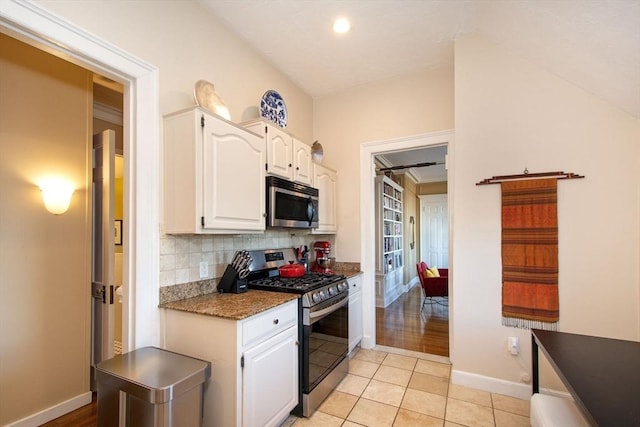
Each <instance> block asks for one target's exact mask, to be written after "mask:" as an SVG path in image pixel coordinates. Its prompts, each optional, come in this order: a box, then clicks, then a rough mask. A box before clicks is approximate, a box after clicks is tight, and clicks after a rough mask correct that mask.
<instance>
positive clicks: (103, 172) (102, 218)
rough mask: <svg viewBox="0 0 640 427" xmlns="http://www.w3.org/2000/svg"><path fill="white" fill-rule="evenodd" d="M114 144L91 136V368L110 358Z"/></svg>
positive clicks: (108, 133)
mask: <svg viewBox="0 0 640 427" xmlns="http://www.w3.org/2000/svg"><path fill="white" fill-rule="evenodd" d="M115 143H116V138H115V132H114V131H113V130H105V131H104V132H102V133H99V134H96V135H94V136H93V189H92V190H93V192H92V193H93V194H92V200H93V230H92V237H93V253H92V266H93V267H92V273H91V292H92V295H93V306H92V322H93V331H92V342H93V344H92V352H91V365H92V367H95V365H96V364H97V363H99V362H101V361H102V360H106V359H109V358H111V357H113V331H114V327H113V319H114V315H113V307H114V305H113V302H114V286H113V285H114V281H113V277H114V258H115V256H114V241H115V227H114V223H115V221H114V208H113V204H114V184H113V180H114V175H115ZM93 383H94V376H93V369H92V387H93Z"/></svg>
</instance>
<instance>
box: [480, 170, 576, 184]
mask: <svg viewBox="0 0 640 427" xmlns="http://www.w3.org/2000/svg"><path fill="white" fill-rule="evenodd" d="M554 177H555V178H558V179H574V178H584V175H579V174H577V173H573V172H539V173H529V171H528V170H526V169H525V170H524V173H521V174H517V175H498V176H492V177H491V178H487V179H484V180H482V181H480V182H476V185H489V184H499V183H501V182H502V181H511V180H514V179H537V178H554Z"/></svg>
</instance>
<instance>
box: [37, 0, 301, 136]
mask: <svg viewBox="0 0 640 427" xmlns="http://www.w3.org/2000/svg"><path fill="white" fill-rule="evenodd" d="M38 3H39V4H41V5H43V6H44V7H46V8H48V9H50V10H52V11H54V12H55V13H58V14H60V15H62V16H63V17H64V18H66V19H68V20H70V21H71V22H73V23H74V24H76V25H79V26H81V27H83V28H85V29H87V30H89V31H90V32H92V33H94V34H96V35H97V36H99V37H101V38H104V39H105V40H108V41H109V42H111V43H113V44H115V45H117V46H118V47H120V48H122V49H124V50H126V51H128V52H129V53H131V54H133V55H136V56H137V57H139V58H141V59H143V60H144V61H147V62H149V63H150V64H153V65H155V66H157V67H158V68H159V70H160V93H159V101H160V112H161V113H162V114H168V113H171V112H173V111H176V110H180V109H183V108H186V107H189V106H191V105H195V101H194V97H193V87H194V85H195V83H196V81H198V80H200V79H204V80H208V81H210V82H211V83H213V84H214V86H215V88H216V92H217V93H218V95H220V97H221V98H222V99H223V100H224V102H225V104H227V106H228V107H229V111H230V113H231V120H232V121H234V122H236V123H239V122H242V121H247V120H250V119H253V118H256V117H258V106H259V105H260V99H261V98H262V95H263V94H264V92H265V91H267V90H268V89H275V90H277V91H278V92H279V93H280V94H281V95H282V97H283V98H284V100H285V102H286V104H287V110H288V112H289V124H288V126H287V130H288V131H289V132H291V133H293V134H295V135H296V136H298V137H299V138H300V139H301V140H302V141H304V142H306V143H307V144H309V145H311V143H312V142H313V140H312V137H313V127H312V120H313V117H312V113H313V103H312V99H311V97H310V96H309V95H307V94H306V93H304V92H303V91H301V90H300V89H299V88H298V87H297V86H296V85H295V84H294V83H293V82H291V80H289V78H288V77H286V76H285V75H284V74H283V73H282V72H281V71H280V70H278V69H276V68H275V67H274V66H273V65H272V64H271V63H269V62H268V61H266V60H265V59H264V58H262V57H261V56H260V55H258V54H256V53H255V52H254V51H253V50H252V49H250V48H249V47H248V46H247V45H246V44H245V43H244V42H243V41H241V40H240V39H239V38H238V37H236V36H235V35H234V34H232V33H230V32H229V31H228V30H226V29H225V28H224V27H223V26H222V25H221V24H220V22H218V21H217V20H216V19H215V18H214V17H213V16H212V15H211V14H210V13H209V12H208V11H207V10H206V9H204V8H203V6H201V5H200V4H199V3H198V2H195V1H182V0H166V1H162V2H153V1H110V0H91V1H84V2H78V1H75V0H39V1H38ZM97 16H99V17H100V19H96V17H97Z"/></svg>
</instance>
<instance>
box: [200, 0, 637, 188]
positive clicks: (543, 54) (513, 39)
mask: <svg viewBox="0 0 640 427" xmlns="http://www.w3.org/2000/svg"><path fill="white" fill-rule="evenodd" d="M199 1H201V2H202V3H204V4H205V6H206V7H207V8H208V9H209V10H210V11H211V12H212V13H213V14H214V15H215V16H216V17H217V18H218V19H220V20H221V21H222V22H223V23H224V24H225V25H226V26H228V27H229V29H231V30H232V31H233V32H234V33H236V34H237V35H238V36H239V37H240V38H242V39H244V40H245V41H246V42H247V43H248V44H249V45H251V46H252V47H253V48H254V49H256V50H257V51H258V52H260V53H261V54H262V55H263V56H264V57H266V58H267V59H268V60H269V61H270V62H271V63H272V64H274V65H275V66H276V67H277V68H279V69H280V70H281V71H282V72H284V73H285V74H287V75H288V76H289V77H290V78H291V80H292V81H294V82H295V83H296V84H297V85H298V86H299V87H300V88H302V89H303V90H304V91H305V92H307V93H308V94H310V95H311V96H312V97H314V98H320V97H324V96H328V95H331V94H333V93H337V92H339V91H343V90H346V89H349V88H353V87H356V86H359V85H363V84H366V83H369V82H374V81H378V80H384V79H386V78H389V77H394V76H399V75H402V74H405V73H409V72H413V71H417V70H422V69H430V68H436V67H441V66H453V58H454V54H453V49H454V41H455V39H456V38H457V37H460V36H464V35H465V34H478V35H480V36H482V37H484V38H486V39H488V40H490V41H492V42H494V43H496V44H498V45H500V46H502V47H503V48H505V49H507V50H509V51H511V52H513V53H514V54H515V55H519V56H520V57H522V58H524V59H526V60H529V61H531V62H533V63H535V64H537V65H538V66H540V67H542V68H544V69H546V70H548V71H550V72H552V73H554V74H555V75H557V76H559V77H560V78H563V79H565V80H567V81H569V82H571V83H573V84H574V85H576V86H579V87H581V88H583V89H584V90H586V91H588V92H591V93H592V94H594V95H595V96H597V97H600V98H602V99H604V100H606V101H608V102H609V103H611V104H612V105H614V106H616V107H618V108H620V109H622V110H624V111H626V112H628V113H629V114H631V115H633V116H635V117H638V118H640V0H313V1H312V0H269V1H266V0H199ZM338 16H344V17H347V18H348V19H349V20H350V21H351V24H352V29H351V31H350V32H349V33H347V34H343V35H338V34H335V33H333V31H332V24H333V20H334V19H335V18H337V17H338ZM445 153H446V147H440V148H436V149H427V150H419V151H417V152H405V153H387V154H385V155H384V156H382V158H381V159H379V160H381V161H382V162H383V163H384V164H385V165H387V166H392V165H406V164H415V163H422V162H431V161H438V162H441V161H443V160H444V155H445ZM409 173H411V174H413V177H414V178H415V179H417V180H418V181H419V182H429V181H437V180H442V179H446V170H445V168H444V165H437V166H432V167H429V168H413V169H410V170H409ZM443 177H444V178H443Z"/></svg>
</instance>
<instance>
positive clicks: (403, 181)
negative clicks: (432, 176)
mask: <svg viewBox="0 0 640 427" xmlns="http://www.w3.org/2000/svg"><path fill="white" fill-rule="evenodd" d="M399 181H400V185H401V186H402V188H403V189H404V191H403V192H402V201H403V205H402V207H403V211H402V221H403V227H404V230H403V233H404V234H403V237H404V239H403V244H404V266H403V283H404V284H405V285H406V284H409V283H410V282H411V280H413V278H414V277H416V276H417V274H418V273H417V271H416V262H417V261H416V260H417V257H418V255H417V254H418V253H419V251H418V249H419V246H420V241H419V239H418V237H419V236H420V228H419V224H420V223H419V222H418V221H419V218H418V212H419V209H418V205H419V203H418V196H417V195H416V188H417V186H416V182H415V181H414V180H413V179H411V177H410V176H409V175H407V174H401V175H400V176H399ZM411 217H413V225H411V222H410V218H411ZM414 231H415V233H414ZM414 239H415V240H414ZM412 241H413V242H414V243H415V244H414V245H413V249H412V248H411V242H412Z"/></svg>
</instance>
